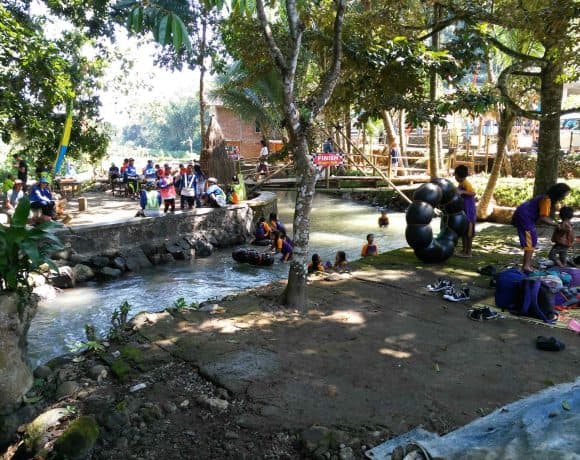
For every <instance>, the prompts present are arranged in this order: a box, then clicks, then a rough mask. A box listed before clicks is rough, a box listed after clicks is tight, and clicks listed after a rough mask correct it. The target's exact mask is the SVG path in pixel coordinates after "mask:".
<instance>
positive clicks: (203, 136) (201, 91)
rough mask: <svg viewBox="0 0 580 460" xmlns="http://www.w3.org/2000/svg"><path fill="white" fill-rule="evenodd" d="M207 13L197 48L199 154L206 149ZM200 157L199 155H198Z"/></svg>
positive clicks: (203, 17)
mask: <svg viewBox="0 0 580 460" xmlns="http://www.w3.org/2000/svg"><path fill="white" fill-rule="evenodd" d="M206 16H207V11H206V10H205V9H204V10H203V14H202V17H201V44H200V48H199V54H200V58H199V59H200V62H199V129H200V130H201V152H204V151H205V149H206V147H207V138H206V130H205V107H206V105H205V95H204V92H205V49H206V47H207V43H206V42H207V36H206V34H207V17H206ZM200 157H201V155H200Z"/></svg>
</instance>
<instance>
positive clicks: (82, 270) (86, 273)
mask: <svg viewBox="0 0 580 460" xmlns="http://www.w3.org/2000/svg"><path fill="white" fill-rule="evenodd" d="M73 274H74V276H75V279H76V280H77V281H78V282H79V283H83V282H85V281H89V280H92V279H93V278H94V277H95V272H94V271H93V269H92V268H91V267H89V266H88V265H85V264H78V265H75V266H74V267H73Z"/></svg>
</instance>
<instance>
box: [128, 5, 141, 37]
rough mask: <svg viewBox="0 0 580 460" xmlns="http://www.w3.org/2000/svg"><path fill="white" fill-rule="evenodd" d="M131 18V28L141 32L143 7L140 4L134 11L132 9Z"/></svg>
mask: <svg viewBox="0 0 580 460" xmlns="http://www.w3.org/2000/svg"><path fill="white" fill-rule="evenodd" d="M129 18H130V21H131V25H132V27H129V29H132V30H133V31H134V32H137V33H138V32H141V31H142V30H143V7H141V6H138V7H136V8H134V9H133V11H131V14H130V15H129Z"/></svg>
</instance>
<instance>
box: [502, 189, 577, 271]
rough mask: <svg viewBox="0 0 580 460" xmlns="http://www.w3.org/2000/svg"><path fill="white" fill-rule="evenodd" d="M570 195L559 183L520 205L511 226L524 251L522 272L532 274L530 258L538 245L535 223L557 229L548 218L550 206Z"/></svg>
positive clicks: (554, 223)
mask: <svg viewBox="0 0 580 460" xmlns="http://www.w3.org/2000/svg"><path fill="white" fill-rule="evenodd" d="M569 193H570V187H569V186H568V185H567V184H564V183H559V184H555V185H552V186H551V187H550V188H549V189H548V191H547V192H546V194H545V195H538V196H535V197H534V198H532V199H530V200H528V201H524V202H523V203H522V204H520V205H519V206H518V207H517V208H516V211H515V212H514V216H513V218H512V224H513V225H514V226H515V227H516V229H517V230H518V236H519V238H520V244H521V246H522V249H523V250H524V261H523V264H522V270H523V271H524V272H532V271H533V268H532V257H533V255H534V250H535V249H536V246H537V245H538V234H537V233H536V222H542V223H544V224H547V225H551V226H552V227H557V226H558V223H557V222H555V221H554V220H552V219H551V218H550V214H551V213H552V206H555V205H556V203H557V202H558V201H562V200H563V199H564V198H566V197H567V196H568V194H569Z"/></svg>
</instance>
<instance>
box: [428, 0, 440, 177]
mask: <svg viewBox="0 0 580 460" xmlns="http://www.w3.org/2000/svg"><path fill="white" fill-rule="evenodd" d="M433 16H434V17H433V23H434V24H437V23H438V22H439V20H440V19H441V6H440V5H439V4H435V6H434V7H433ZM431 48H432V49H433V51H437V50H439V33H438V32H436V33H435V34H433V38H432V43H431ZM438 86H439V78H438V77H437V72H435V71H434V70H433V71H432V72H431V76H430V78H429V100H430V101H431V102H432V103H434V102H435V101H436V100H437V96H438ZM438 146H439V127H438V126H437V125H436V124H434V123H429V176H431V178H435V177H438V176H439V154H440V152H439V148H438Z"/></svg>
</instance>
